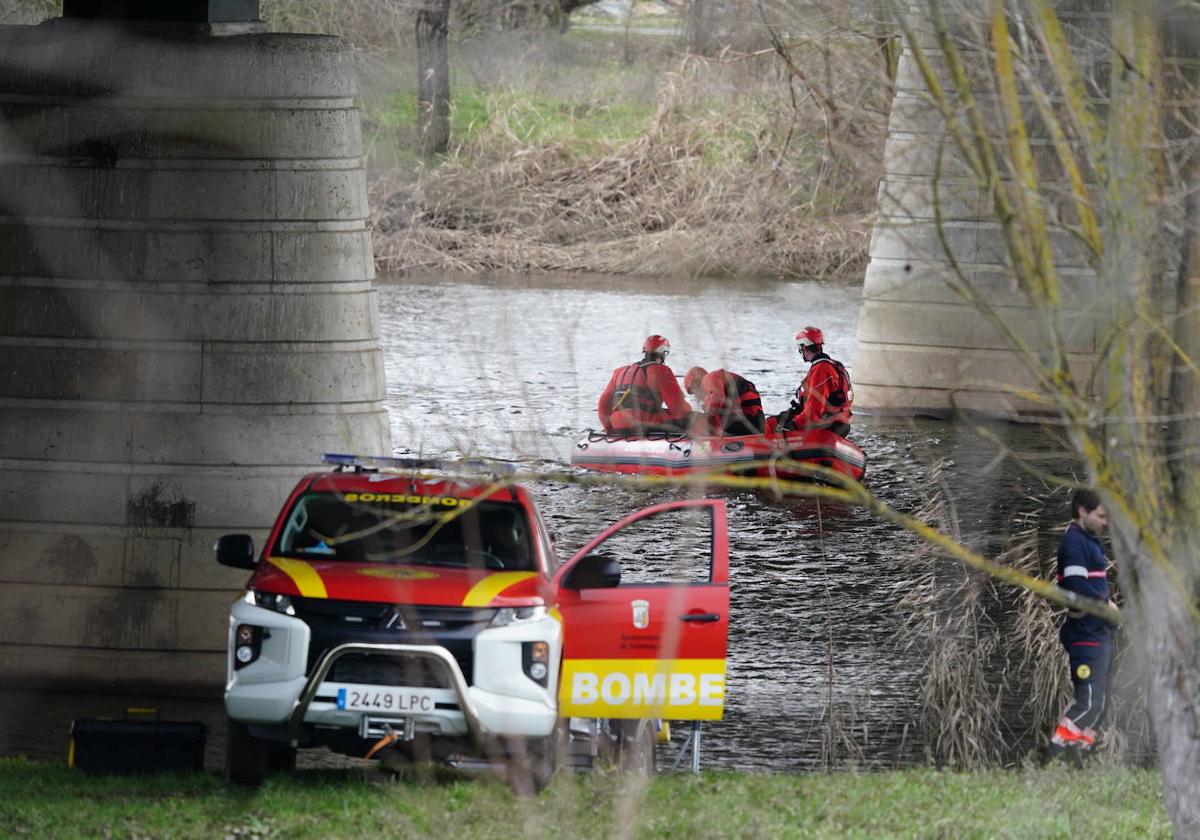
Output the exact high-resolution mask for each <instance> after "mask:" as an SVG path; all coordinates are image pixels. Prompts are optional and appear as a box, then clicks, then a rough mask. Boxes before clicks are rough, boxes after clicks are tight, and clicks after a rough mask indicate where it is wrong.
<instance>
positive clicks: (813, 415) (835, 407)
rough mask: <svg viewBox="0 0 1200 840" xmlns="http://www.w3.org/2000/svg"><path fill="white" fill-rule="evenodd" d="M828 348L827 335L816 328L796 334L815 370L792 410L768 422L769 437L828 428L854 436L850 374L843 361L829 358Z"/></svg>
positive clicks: (802, 350) (798, 343)
mask: <svg viewBox="0 0 1200 840" xmlns="http://www.w3.org/2000/svg"><path fill="white" fill-rule="evenodd" d="M824 345H825V336H824V335H823V334H822V333H821V331H820V330H819V329H817V328H816V327H805V328H804V329H802V330H801V331H800V332H798V333H796V349H797V350H798V351H799V352H800V355H801V356H803V357H804V361H806V362H809V363H810V364H811V367H809V369H808V374H807V375H806V376H805V377H804V381H803V382H801V383H800V387H799V388H797V389H796V398H795V399H794V400H792V405H791V407H790V408H788V409H787V410H786V411H784V412H782V413H780V414H778V415H776V416H775V417H772V418H770V419H769V420H768V421H767V433H768V434H771V433H773V432H775V431H777V430H778V431H791V430H803V429H828V430H829V431H831V432H833V433H834V434H838V435H841V436H842V437H845V436H846V435H848V434H850V417H851V412H850V409H851V407H852V406H853V405H854V389H853V387H852V386H851V385H850V375H849V374H847V373H846V368H845V366H844V365H842V363H841V362H839V361H837V360H836V359H832V358H830V357H829V356H828V355H826V353H825V350H824ZM772 420H773V421H775V422H774V423H772V422H771V421H772Z"/></svg>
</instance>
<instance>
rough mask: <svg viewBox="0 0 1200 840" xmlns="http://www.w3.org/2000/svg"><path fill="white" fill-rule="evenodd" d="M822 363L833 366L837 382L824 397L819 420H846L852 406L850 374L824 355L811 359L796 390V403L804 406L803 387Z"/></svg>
mask: <svg viewBox="0 0 1200 840" xmlns="http://www.w3.org/2000/svg"><path fill="white" fill-rule="evenodd" d="M822 362H828V363H829V364H831V365H833V366H834V368H835V369H836V370H837V376H838V381H837V386H836V387H835V388H834V389H833V390H832V391H830V392H829V394H828V395H827V396H826V397H825V410H824V412H823V413H822V415H821V419H826V418H833V417H846V418H848V417H849V416H850V408H851V407H852V406H853V405H854V387H853V386H852V385H851V384H850V374H848V373H846V366H845V365H843V364H842V363H841V362H839V361H838V360H837V359H833V358H830V357H829V356H826V355H825V354H824V353H821V354H820V355H818V356H817V357H816V358H815V359H813V361H812V365H811V367H809V369H808V375H807V376H805V377H804V381H803V382H801V383H800V387H799V388H797V389H796V402H797V403H798V404H799V405H800V406H801V407H803V406H804V399H805V397H806V396H807V393H806V391H805V387H804V386H805V385H807V384H808V381H809V380H810V379H812V378H813V371H814V370H816V368H817V365H819V364H821V363H822Z"/></svg>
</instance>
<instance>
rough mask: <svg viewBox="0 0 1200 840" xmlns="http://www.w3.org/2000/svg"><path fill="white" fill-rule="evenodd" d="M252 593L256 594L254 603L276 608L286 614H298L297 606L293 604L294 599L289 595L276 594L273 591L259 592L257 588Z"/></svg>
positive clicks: (275, 609)
mask: <svg viewBox="0 0 1200 840" xmlns="http://www.w3.org/2000/svg"><path fill="white" fill-rule="evenodd" d="M251 594H252V595H253V596H254V603H255V605H257V606H260V607H264V608H266V609H268V610H274V611H275V612H277V613H283V614H284V615H295V614H296V608H295V607H293V606H292V599H291V598H289V597H288V596H287V595H276V594H274V593H271V592H258V591H257V590H255V591H254V592H252V593H251Z"/></svg>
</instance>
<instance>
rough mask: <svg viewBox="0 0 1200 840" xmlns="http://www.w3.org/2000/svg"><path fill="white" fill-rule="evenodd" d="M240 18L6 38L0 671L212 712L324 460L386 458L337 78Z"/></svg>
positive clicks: (144, 16) (155, 15)
mask: <svg viewBox="0 0 1200 840" xmlns="http://www.w3.org/2000/svg"><path fill="white" fill-rule="evenodd" d="M257 6H258V4H257V0H222V1H221V2H218V0H211V2H206V0H186V2H178V3H159V2H121V3H117V2H104V1H103V0H67V2H66V5H65V9H64V13H65V14H64V17H63V18H61V19H56V20H52V21H47V22H46V23H44V24H42V25H39V26H32V27H3V28H0V287H2V288H3V292H2V294H3V297H4V301H5V305H4V306H3V307H0V361H2V363H0V464H2V466H3V469H2V470H0V500H2V505H0V670H3V672H4V673H5V675H6V678H7V680H8V681H9V683H10V685H43V686H53V685H62V686H70V687H72V688H96V689H105V688H107V689H111V688H117V689H137V690H149V689H152V688H166V689H171V690H186V691H191V692H197V691H200V692H216V693H219V691H220V688H221V685H222V683H223V679H224V668H225V634H226V614H227V606H228V603H229V602H230V601H231V600H232V599H233V597H234V596H235V595H236V591H237V589H239V588H240V587H241V585H242V583H243V581H244V575H243V574H241V573H237V572H232V571H230V570H227V569H222V568H221V567H219V566H217V565H216V563H215V562H214V561H213V559H212V544H213V542H214V539H215V538H216V536H217V535H219V534H222V533H226V532H233V531H249V532H252V533H254V534H255V535H256V536H257V537H259V538H260V539H261V536H262V535H263V528H264V526H266V525H267V524H268V523H269V522H270V520H271V519H272V517H273V515H274V514H275V512H276V511H277V509H278V507H279V505H280V504H281V502H282V500H283V498H284V496H285V493H286V491H287V490H288V489H289V488H290V486H291V484H292V483H293V482H294V480H295V478H296V476H297V475H298V474H299V473H300V472H301V471H302V470H303V469H305V468H307V467H310V466H312V465H313V464H314V463H315V462H316V460H317V459H318V458H319V454H320V452H321V451H322V450H336V451H367V452H387V451H389V448H390V447H389V443H388V431H387V422H386V415H385V411H384V407H383V399H384V384H383V364H382V360H381V354H380V350H379V325H378V316H377V312H376V303H375V296H374V292H373V290H372V278H373V261H372V255H371V245H370V238H369V232H368V227H367V216H368V211H367V201H366V183H365V176H364V172H363V167H362V148H361V138H360V128H359V117H358V112H357V110H356V107H355V94H356V88H355V84H356V83H355V76H354V73H353V68H352V66H351V62H350V58H349V54H348V52H347V50H346V49H345V48H344V47H343V46H342V44H341V43H340V42H339V41H338V40H337V39H334V38H329V37H322V36H294V35H277V34H268V33H265V32H263V31H261V30H262V25H261V24H258V23H256V22H255V21H256V18H257V12H258V7H257Z"/></svg>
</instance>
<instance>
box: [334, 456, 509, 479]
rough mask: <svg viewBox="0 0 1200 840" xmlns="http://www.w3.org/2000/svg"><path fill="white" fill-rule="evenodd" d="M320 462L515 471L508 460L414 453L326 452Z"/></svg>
mask: <svg viewBox="0 0 1200 840" xmlns="http://www.w3.org/2000/svg"><path fill="white" fill-rule="evenodd" d="M321 462H322V463H325V464H332V465H333V466H337V467H391V468H393V469H405V470H443V471H451V472H462V471H464V470H470V471H474V472H490V473H508V474H511V473H515V472H516V471H517V466H516V464H512V463H509V462H508V461H491V460H483V459H468V460H463V461H445V460H441V459H437V458H418V457H417V456H415V455H406V456H400V457H396V456H391V455H346V454H343V453H339V452H326V453H325V454H324V455H322V456H321Z"/></svg>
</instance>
